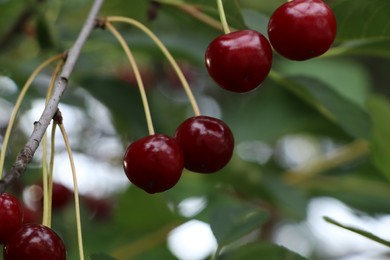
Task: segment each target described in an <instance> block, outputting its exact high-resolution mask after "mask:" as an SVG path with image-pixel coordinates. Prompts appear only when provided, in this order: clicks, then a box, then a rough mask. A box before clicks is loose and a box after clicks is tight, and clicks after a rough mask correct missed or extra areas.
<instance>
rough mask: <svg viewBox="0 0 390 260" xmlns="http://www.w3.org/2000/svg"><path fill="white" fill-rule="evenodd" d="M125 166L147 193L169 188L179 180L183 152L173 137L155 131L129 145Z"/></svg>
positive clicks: (131, 179)
mask: <svg viewBox="0 0 390 260" xmlns="http://www.w3.org/2000/svg"><path fill="white" fill-rule="evenodd" d="M123 166H124V170H125V173H126V176H127V178H128V179H129V180H130V181H131V182H132V183H133V184H134V185H136V186H138V187H139V188H141V189H143V190H145V191H146V192H148V193H156V192H163V191H166V190H168V189H170V188H172V187H173V186H175V184H176V183H177V182H178V181H179V179H180V177H181V174H182V171H183V168H184V159H183V153H182V151H181V149H180V147H179V144H178V143H177V142H176V140H175V139H174V138H172V137H169V136H166V135H163V134H154V135H150V136H146V137H144V138H141V139H139V140H137V141H135V142H133V143H131V144H130V145H129V147H128V148H127V150H126V153H125V156H124V160H123Z"/></svg>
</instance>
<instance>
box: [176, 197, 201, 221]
mask: <svg viewBox="0 0 390 260" xmlns="http://www.w3.org/2000/svg"><path fill="white" fill-rule="evenodd" d="M206 206H207V200H206V199H205V198H204V197H190V198H186V199H184V200H182V201H181V202H180V203H179V205H178V210H179V213H180V214H181V215H182V216H184V217H186V218H190V217H193V216H196V215H197V214H199V213H200V212H201V211H202V210H203V209H204V208H205V207H206Z"/></svg>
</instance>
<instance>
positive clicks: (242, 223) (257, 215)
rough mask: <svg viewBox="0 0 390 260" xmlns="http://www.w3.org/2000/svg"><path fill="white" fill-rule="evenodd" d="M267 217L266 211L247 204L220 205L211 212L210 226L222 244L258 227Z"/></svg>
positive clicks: (220, 244)
mask: <svg viewBox="0 0 390 260" xmlns="http://www.w3.org/2000/svg"><path fill="white" fill-rule="evenodd" d="M266 219H267V214H266V213H265V211H263V210H260V209H256V208H253V207H249V206H246V205H231V206H220V207H217V208H215V209H214V210H213V212H212V214H211V218H210V227H211V230H212V231H213V233H214V235H215V237H216V239H217V241H218V244H219V246H222V245H226V244H228V243H230V242H233V241H235V240H237V239H239V238H241V237H242V236H244V235H247V234H248V233H250V232H251V231H253V230H256V229H258V228H259V227H260V226H261V224H263V223H264V221H265V220H266Z"/></svg>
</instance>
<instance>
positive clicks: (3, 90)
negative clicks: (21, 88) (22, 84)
mask: <svg viewBox="0 0 390 260" xmlns="http://www.w3.org/2000/svg"><path fill="white" fill-rule="evenodd" d="M16 91H18V86H17V85H16V83H15V82H14V81H13V80H12V79H11V78H9V77H6V76H0V96H3V97H4V96H8V95H12V94H14V93H16Z"/></svg>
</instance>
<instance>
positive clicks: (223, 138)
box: [175, 116, 234, 173]
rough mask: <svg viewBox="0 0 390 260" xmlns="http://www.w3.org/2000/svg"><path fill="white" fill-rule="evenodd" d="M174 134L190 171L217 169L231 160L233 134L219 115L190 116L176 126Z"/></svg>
mask: <svg viewBox="0 0 390 260" xmlns="http://www.w3.org/2000/svg"><path fill="white" fill-rule="evenodd" d="M175 138H176V140H177V141H178V143H179V145H180V147H181V149H182V150H183V154H184V166H185V168H186V169H188V170H190V171H194V172H199V173H212V172H216V171H218V170H220V169H222V168H223V167H224V166H225V165H226V164H227V163H228V162H229V161H230V159H231V157H232V154H233V148H234V138H233V134H232V132H231V130H230V128H229V127H228V126H227V125H226V124H225V123H224V122H223V121H222V120H219V119H217V118H213V117H209V116H194V117H191V118H188V119H187V120H185V121H184V122H183V123H182V124H181V125H180V126H179V127H178V128H177V129H176V134H175Z"/></svg>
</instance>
